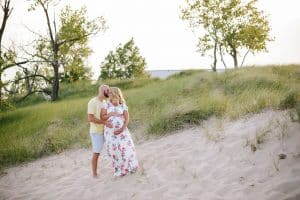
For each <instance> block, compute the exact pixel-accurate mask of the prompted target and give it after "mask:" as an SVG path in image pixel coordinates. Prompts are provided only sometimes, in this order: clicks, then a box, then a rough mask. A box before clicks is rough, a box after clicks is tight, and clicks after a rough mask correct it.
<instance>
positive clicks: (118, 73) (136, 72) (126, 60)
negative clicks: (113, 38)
mask: <svg viewBox="0 0 300 200" xmlns="http://www.w3.org/2000/svg"><path fill="white" fill-rule="evenodd" d="M145 68H146V60H145V58H143V57H142V56H141V55H140V51H139V48H138V47H137V46H136V45H135V44H134V39H133V38H132V39H131V40H129V41H128V42H127V43H125V44H124V45H123V46H122V45H121V44H120V45H119V46H118V47H117V48H116V51H115V52H112V51H110V52H109V54H108V55H107V56H106V57H105V60H104V61H103V62H102V63H101V74H100V76H99V79H104V80H105V79H127V78H136V77H142V76H147V73H146V72H145Z"/></svg>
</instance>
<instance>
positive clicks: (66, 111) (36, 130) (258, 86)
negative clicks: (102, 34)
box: [0, 66, 300, 167]
mask: <svg viewBox="0 0 300 200" xmlns="http://www.w3.org/2000/svg"><path fill="white" fill-rule="evenodd" d="M108 84H110V85H114V86H119V87H121V88H122V89H123V91H124V94H125V97H126V100H127V104H128V106H129V109H130V117H131V122H130V128H131V129H132V130H133V131H132V132H134V133H137V131H136V130H141V131H139V134H145V135H153V134H158V135H161V134H164V133H168V132H170V131H173V130H177V129H181V128H183V127H184V125H186V124H200V123H201V121H202V120H205V119H207V118H208V117H210V116H211V115H216V116H225V117H230V118H238V117H239V116H242V115H245V114H248V113H257V112H260V111H261V110H262V109H264V108H272V109H285V108H292V107H298V113H299V102H300V94H299V91H300V88H299V87H300V66H281V67H278V66H277V67H276V66H274V67H264V68H243V69H239V70H230V71H228V72H226V73H220V74H215V73H212V72H207V71H186V72H182V73H180V74H177V75H173V76H172V77H170V78H168V79H167V80H158V79H143V80H136V81H111V82H109V83H108ZM96 92H97V85H90V84H89V83H88V82H81V83H76V84H72V85H62V88H61V94H60V96H61V99H63V100H60V101H58V102H55V103H49V102H42V103H39V101H40V100H39V99H38V98H35V99H34V98H32V99H29V100H28V101H27V102H24V103H23V104H22V105H19V108H18V109H16V110H13V111H10V112H7V113H2V114H0V123H1V130H0V167H1V166H2V167H3V166H10V165H14V164H17V163H21V162H24V161H28V160H33V159H36V158H38V157H41V156H43V155H46V154H50V153H53V152H56V153H58V152H61V151H63V150H64V149H66V148H70V147H73V146H74V145H75V146H81V147H86V146H88V145H89V135H88V123H87V122H86V104H87V102H88V100H89V99H90V98H91V97H92V96H94V95H95V94H96ZM32 102H34V104H33V103H32Z"/></svg>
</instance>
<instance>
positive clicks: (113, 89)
mask: <svg viewBox="0 0 300 200" xmlns="http://www.w3.org/2000/svg"><path fill="white" fill-rule="evenodd" d="M110 90H111V93H112V95H113V96H114V97H117V98H118V99H119V103H120V104H126V102H125V99H124V96H123V94H122V91H121V90H120V88H118V87H110Z"/></svg>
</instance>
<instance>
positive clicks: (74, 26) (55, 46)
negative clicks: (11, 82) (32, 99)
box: [29, 0, 107, 101]
mask: <svg viewBox="0 0 300 200" xmlns="http://www.w3.org/2000/svg"><path fill="white" fill-rule="evenodd" d="M32 2H33V3H32V5H31V7H30V9H29V10H35V9H36V8H37V7H40V8H42V10H43V13H44V15H45V18H46V24H47V32H48V35H47V36H39V37H38V39H37V43H36V53H35V54H34V57H36V58H39V59H41V60H42V62H43V65H45V67H46V68H51V71H52V77H51V79H50V82H48V84H50V85H51V88H52V89H51V100H52V101H55V100H56V99H57V98H58V91H59V82H60V80H61V77H60V76H61V74H62V73H63V72H62V71H63V70H65V71H64V72H65V73H66V74H67V75H68V76H73V77H72V78H74V77H76V76H77V77H78V71H79V74H80V73H82V67H83V64H82V63H83V61H84V58H86V57H87V56H88V55H89V53H90V49H89V48H88V47H87V42H88V39H89V37H90V36H91V35H95V34H97V33H98V32H100V31H104V30H106V29H107V26H106V21H105V20H104V18H103V17H99V18H96V19H94V20H88V19H87V16H86V9H85V8H84V7H83V8H81V9H80V10H72V9H71V8H70V7H68V6H67V7H66V8H65V9H63V10H62V12H61V14H60V18H59V22H60V23H59V26H57V24H56V20H55V16H54V20H53V24H52V23H51V21H50V15H49V6H50V5H51V3H54V0H32ZM57 30H58V31H57ZM78 49H80V50H79V51H78V52H80V53H78V52H76V50H78ZM78 55H79V57H76V56H78ZM62 66H63V67H65V69H61V67H62ZM78 69H80V70H78ZM74 74H76V75H75V76H74Z"/></svg>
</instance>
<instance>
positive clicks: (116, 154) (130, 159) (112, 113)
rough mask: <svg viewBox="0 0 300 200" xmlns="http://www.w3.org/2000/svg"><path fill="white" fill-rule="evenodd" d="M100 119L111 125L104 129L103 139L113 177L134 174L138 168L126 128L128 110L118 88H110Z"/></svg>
mask: <svg viewBox="0 0 300 200" xmlns="http://www.w3.org/2000/svg"><path fill="white" fill-rule="evenodd" d="M101 118H102V119H104V120H106V119H107V122H108V124H110V125H112V126H110V127H107V126H106V127H105V129H104V137H105V142H106V145H107V153H108V156H109V157H110V158H111V159H112V164H113V168H114V176H125V175H126V174H128V173H134V172H135V171H136V170H137V168H138V161H137V157H136V152H135V148H134V144H133V141H132V138H131V135H130V132H129V130H128V128H127V125H128V122H129V113H128V108H127V106H126V104H125V100H124V97H123V95H122V92H121V90H120V89H119V88H117V87H111V88H110V91H109V101H108V102H107V103H106V105H105V106H104V108H103V109H102V111H101Z"/></svg>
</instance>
